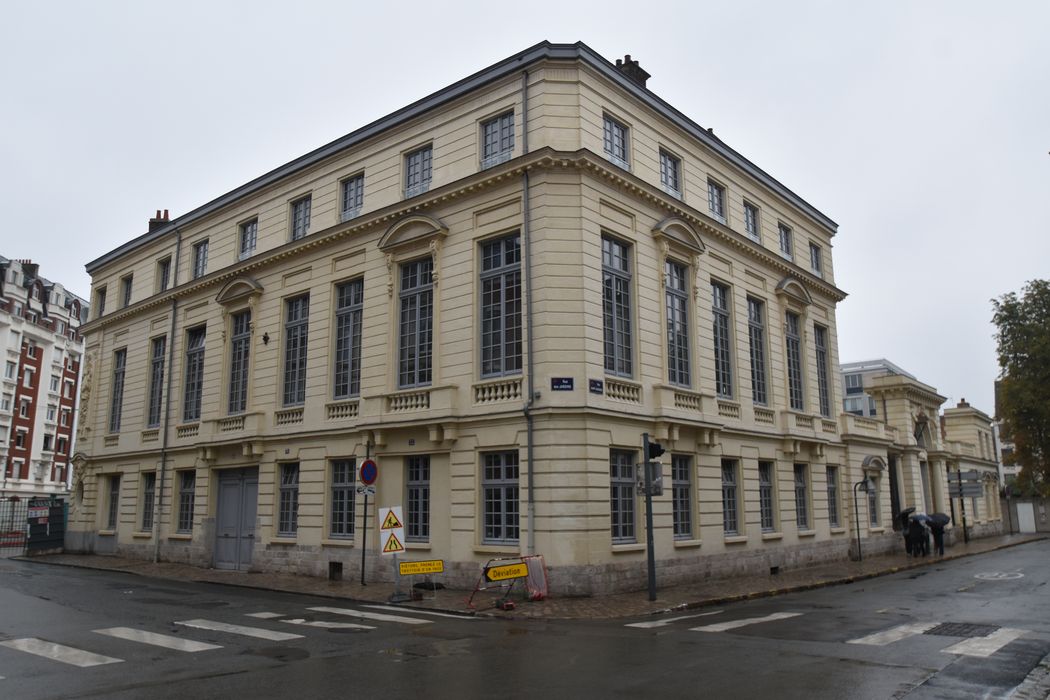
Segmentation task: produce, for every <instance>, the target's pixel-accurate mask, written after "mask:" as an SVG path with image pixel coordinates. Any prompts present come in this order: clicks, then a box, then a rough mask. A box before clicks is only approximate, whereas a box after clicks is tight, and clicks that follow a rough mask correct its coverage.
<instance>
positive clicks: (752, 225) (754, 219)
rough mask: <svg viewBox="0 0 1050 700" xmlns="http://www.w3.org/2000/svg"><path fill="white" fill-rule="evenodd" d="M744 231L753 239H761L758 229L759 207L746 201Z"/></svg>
mask: <svg viewBox="0 0 1050 700" xmlns="http://www.w3.org/2000/svg"><path fill="white" fill-rule="evenodd" d="M744 233H746V234H747V237H748V238H750V239H751V240H753V241H761V239H762V237H761V235H760V234H759V231H758V207H756V206H755V205H753V204H750V203H748V202H744Z"/></svg>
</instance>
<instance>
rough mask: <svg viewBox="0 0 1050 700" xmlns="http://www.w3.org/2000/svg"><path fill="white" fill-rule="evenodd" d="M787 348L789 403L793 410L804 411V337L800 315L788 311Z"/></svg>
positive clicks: (785, 325) (786, 324) (785, 328)
mask: <svg viewBox="0 0 1050 700" xmlns="http://www.w3.org/2000/svg"><path fill="white" fill-rule="evenodd" d="M784 321H785V323H784V330H785V347H786V350H787V375H788V376H787V380H788V401H789V404H790V406H791V409H792V410H794V411H802V410H804V409H805V406H806V404H805V401H804V400H803V393H802V336H801V335H800V328H799V327H800V325H801V324H800V323H799V317H798V314H795V313H791V312H790V311H788V312H787V313H786V314H785V316H784Z"/></svg>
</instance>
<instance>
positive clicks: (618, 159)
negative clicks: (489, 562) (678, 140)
mask: <svg viewBox="0 0 1050 700" xmlns="http://www.w3.org/2000/svg"><path fill="white" fill-rule="evenodd" d="M604 121H605V128H604V132H605V133H604V144H605V155H607V156H609V160H611V161H612V162H613V163H615V164H616V165H619V166H620V167H621V168H624V169H625V170H629V169H630V167H631V164H630V160H631V159H630V158H629V157H628V154H627V127H626V126H624V125H623V124H621V123H620V122H618V121H616V120H615V119H613V118H612V117H610V116H609V115H608V114H606V115H605V120H604ZM632 536H633V535H632Z"/></svg>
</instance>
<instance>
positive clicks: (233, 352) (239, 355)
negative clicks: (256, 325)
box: [228, 310, 252, 413]
mask: <svg viewBox="0 0 1050 700" xmlns="http://www.w3.org/2000/svg"><path fill="white" fill-rule="evenodd" d="M230 331H231V333H230V392H229V397H228V408H229V412H230V413H242V412H244V410H245V409H246V408H247V407H248V369H249V366H250V359H251V341H252V312H251V311H250V310H246V311H241V312H240V313H236V314H234V315H233V317H232V318H231V319H230Z"/></svg>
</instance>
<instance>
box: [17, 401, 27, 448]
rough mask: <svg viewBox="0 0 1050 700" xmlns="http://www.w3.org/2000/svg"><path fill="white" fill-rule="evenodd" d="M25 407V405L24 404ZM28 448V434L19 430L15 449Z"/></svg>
mask: <svg viewBox="0 0 1050 700" xmlns="http://www.w3.org/2000/svg"><path fill="white" fill-rule="evenodd" d="M22 405H23V406H24V405H25V404H22ZM25 446H26V432H25V431H24V430H18V432H16V433H15V447H17V448H19V449H23V448H25Z"/></svg>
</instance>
